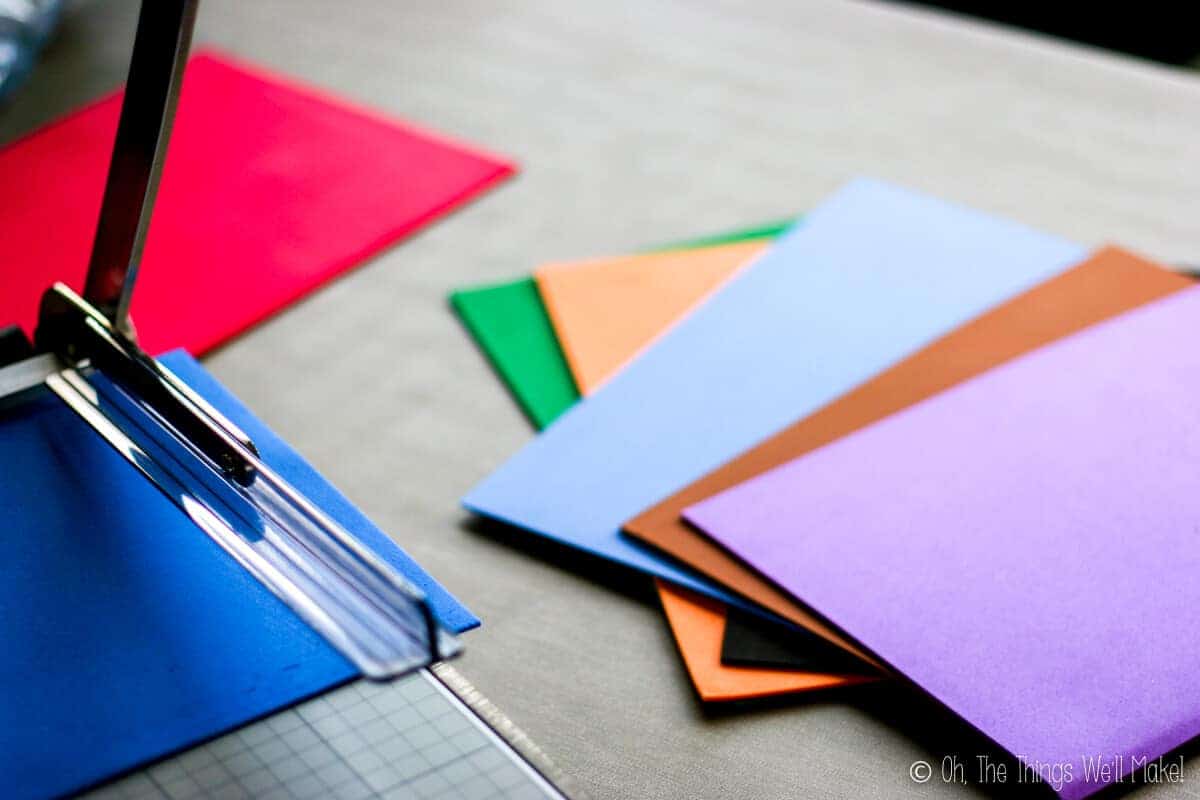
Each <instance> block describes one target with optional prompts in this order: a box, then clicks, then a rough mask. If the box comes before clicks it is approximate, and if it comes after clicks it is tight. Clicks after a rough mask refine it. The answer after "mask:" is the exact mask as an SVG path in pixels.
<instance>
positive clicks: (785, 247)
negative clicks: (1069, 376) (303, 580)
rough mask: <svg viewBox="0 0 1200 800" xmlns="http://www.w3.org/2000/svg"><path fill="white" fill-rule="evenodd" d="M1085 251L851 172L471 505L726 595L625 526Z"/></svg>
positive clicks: (480, 490)
mask: <svg viewBox="0 0 1200 800" xmlns="http://www.w3.org/2000/svg"><path fill="white" fill-rule="evenodd" d="M1085 255H1086V253H1085V251H1084V249H1083V248H1081V247H1079V246H1077V245H1075V244H1072V243H1070V242H1067V241H1064V240H1062V239H1059V238H1056V237H1053V236H1048V235H1045V234H1043V233H1039V232H1037V231H1034V230H1031V229H1029V228H1027V227H1025V226H1023V225H1020V224H1017V223H1014V222H1010V221H1007V220H1003V219H997V218H995V217H992V216H988V215H986V214H982V213H980V212H977V211H974V210H971V209H966V208H962V207H959V206H955V205H952V204H949V203H945V202H943V201H940V200H937V199H934V198H931V197H927V196H924V195H921V194H917V193H914V192H911V191H907V190H905V189H901V188H898V187H895V186H891V185H888V184H885V183H880V182H878V181H872V180H867V179H859V180H856V181H854V182H852V183H850V184H848V185H847V186H845V187H843V188H842V189H841V190H840V191H838V192H837V193H835V194H834V195H833V196H832V197H830V198H829V199H828V200H826V201H825V202H824V203H822V204H821V205H820V206H818V208H817V209H816V210H814V211H813V212H812V213H811V214H809V215H806V217H805V224H804V225H803V226H799V227H797V228H795V229H793V231H792V232H791V233H789V234H786V235H785V236H784V237H782V238H781V239H779V240H777V242H776V243H775V245H774V246H773V247H772V248H771V249H770V250H769V251H768V252H767V253H766V254H764V255H763V256H762V257H760V258H759V259H758V260H757V261H756V262H755V263H753V264H752V265H750V266H749V267H748V268H747V269H745V270H743V271H742V272H741V273H740V274H739V275H737V276H736V277H735V278H734V279H733V280H732V281H731V282H730V283H729V284H728V285H727V286H726V287H725V288H724V289H722V290H721V291H720V292H719V293H718V294H716V295H715V296H714V297H712V298H711V299H710V300H709V301H708V302H706V303H705V304H704V305H703V306H701V307H700V308H699V309H697V310H696V311H695V312H694V313H693V314H692V315H691V316H690V317H688V318H687V319H685V320H683V321H682V322H681V323H680V324H678V325H677V326H675V327H674V328H673V329H672V330H671V331H670V332H668V333H667V334H666V335H665V336H663V337H662V338H661V339H660V340H659V341H658V342H657V343H656V344H655V345H653V346H652V347H650V348H649V349H648V350H647V351H646V352H644V353H643V354H642V355H641V356H640V357H639V358H637V359H636V360H635V361H633V362H632V363H631V364H629V365H628V366H627V367H626V368H625V369H624V370H622V371H621V372H620V373H618V374H617V375H616V376H615V377H614V378H613V379H612V380H610V381H609V382H608V383H607V384H606V385H605V386H604V387H602V388H601V389H600V390H599V391H598V392H596V393H595V394H594V395H592V396H590V397H588V398H586V399H584V400H582V401H580V402H579V403H578V404H577V405H576V406H575V407H573V408H572V409H571V410H570V411H568V412H567V413H565V414H564V415H562V416H561V417H559V419H558V420H557V421H556V422H555V423H554V424H553V425H551V426H550V428H548V429H547V430H546V431H545V432H543V433H542V434H541V435H540V436H539V437H537V438H536V439H534V440H533V441H532V442H531V443H530V444H529V445H527V446H526V447H525V448H524V449H522V450H521V451H520V452H518V453H517V454H516V455H515V456H514V457H513V458H511V459H510V460H509V461H508V462H507V463H506V464H504V465H503V466H502V467H500V468H499V469H497V470H496V471H495V472H494V473H493V474H492V475H490V476H489V477H488V478H486V479H485V480H484V481H483V482H482V483H480V484H479V485H478V486H476V487H475V488H474V489H473V490H472V491H471V492H470V493H469V494H468V495H467V496H466V497H465V498H464V500H463V504H464V505H465V506H466V507H467V508H468V509H469V510H471V511H473V512H475V513H478V514H482V515H486V516H489V517H493V518H496V519H498V520H501V521H503V522H506V523H509V524H512V525H515V526H518V527H520V528H524V529H527V530H529V531H532V532H534V533H537V534H541V535H543V536H547V537H550V538H552V539H556V540H558V541H560V542H563V543H565V544H568V545H572V546H574V547H577V548H580V549H581V550H584V551H587V552H589V553H592V554H595V555H598V556H601V557H603V558H607V559H611V560H612V561H616V562H619V563H621V564H624V565H626V566H629V567H633V568H635V569H638V570H641V571H644V572H647V573H650V574H652V575H656V576H659V577H662V578H666V579H668V580H671V581H674V582H675V583H678V584H680V585H683V586H685V587H688V588H691V589H695V590H697V591H700V592H703V593H706V594H708V595H710V596H712V597H716V598H718V599H721V600H726V601H730V600H731V599H732V598H731V597H730V595H729V594H728V593H727V592H725V591H724V590H723V589H721V588H719V587H717V586H715V585H713V584H712V583H710V582H709V581H707V580H706V579H704V578H701V577H699V576H698V575H696V574H694V573H692V572H690V571H688V570H686V569H685V568H682V567H679V566H677V565H676V564H675V563H673V562H671V561H669V560H667V559H666V557H663V556H660V555H658V554H656V553H654V552H652V551H651V550H649V549H648V548H645V547H643V546H642V545H640V544H638V543H635V542H633V541H631V540H630V539H628V538H626V537H623V536H622V535H621V534H620V527H621V525H622V524H623V523H624V522H625V521H627V520H628V519H630V518H631V517H633V516H635V515H636V514H638V513H640V512H641V511H642V510H644V509H645V508H647V507H649V506H650V505H652V504H654V503H656V502H658V501H659V500H661V499H663V498H665V497H667V496H668V495H670V494H672V493H673V492H675V491H676V490H678V489H680V488H682V487H684V486H686V485H687V484H689V483H691V482H692V481H694V480H696V479H697V478H699V477H701V476H703V475H704V474H705V473H707V472H709V471H711V470H712V469H714V468H716V467H718V466H720V465H721V464H723V463H724V462H726V461H728V460H729V459H731V458H733V457H734V456H736V455H738V454H739V453H741V452H742V451H744V450H746V449H747V448H749V447H751V446H752V445H754V444H756V443H757V442H759V441H761V440H762V439H764V438H766V437H767V436H769V435H770V434H772V433H774V432H776V431H778V430H779V429H781V428H783V427H785V426H786V425H788V424H790V423H792V422H794V421H795V420H797V419H800V418H802V417H805V416H807V415H808V414H810V413H812V412H813V411H816V410H817V409H819V408H820V407H822V406H824V405H825V404H826V403H828V402H830V401H831V400H833V399H835V398H837V397H838V396H839V395H841V394H843V393H845V392H846V391H848V390H850V389H852V388H853V387H854V386H856V385H857V384H859V383H862V382H863V381H864V380H867V379H868V378H870V377H871V376H872V375H874V374H875V373H877V372H879V371H880V370H882V369H884V368H886V367H888V366H889V365H891V364H892V363H894V362H896V361H898V360H900V359H901V358H903V357H904V356H906V355H908V354H909V353H912V352H913V351H915V350H917V349H919V348H920V347H921V346H923V345H925V344H927V343H928V342H930V341H931V340H933V339H935V338H937V337H939V336H941V335H942V334H945V333H946V332H948V331H950V330H952V329H953V328H955V327H956V326H958V325H960V324H962V323H964V322H966V321H968V320H970V319H971V318H973V317H975V316H977V315H978V314H980V313H981V312H983V311H985V310H987V309H988V308H990V307H992V306H994V305H997V304H998V303H1001V302H1003V301H1004V300H1006V299H1007V298H1009V297H1012V296H1013V295H1015V294H1018V293H1019V292H1021V291H1022V290H1024V289H1026V288H1029V287H1030V286H1032V285H1034V284H1036V283H1038V282H1040V281H1042V280H1045V279H1046V278H1049V277H1051V276H1052V275H1055V274H1056V273H1059V272H1061V271H1063V270H1064V269H1066V268H1067V267H1069V266H1071V265H1072V264H1074V263H1077V262H1078V261H1081V260H1082V259H1083V258H1084V257H1085Z"/></svg>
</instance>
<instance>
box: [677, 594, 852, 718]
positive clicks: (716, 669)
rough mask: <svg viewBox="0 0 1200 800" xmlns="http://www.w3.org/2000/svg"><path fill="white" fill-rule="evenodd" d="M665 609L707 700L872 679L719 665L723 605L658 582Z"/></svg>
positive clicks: (686, 663)
mask: <svg viewBox="0 0 1200 800" xmlns="http://www.w3.org/2000/svg"><path fill="white" fill-rule="evenodd" d="M655 585H656V586H657V588H658V596H659V599H660V600H661V601H662V606H663V611H665V612H666V614H667V620H668V621H669V622H670V623H671V630H672V632H673V633H674V634H675V640H676V642H677V643H678V644H679V652H680V654H681V655H682V656H683V663H684V666H685V667H687V671H688V676H689V677H690V678H691V679H692V684H693V685H694V686H695V687H696V691H697V692H698V693H699V694H700V699H702V700H706V701H721V700H749V699H753V698H756V697H768V696H771V695H777V694H787V693H791V692H811V691H816V690H819V689H832V688H836V687H839V686H847V685H849V684H852V683H862V682H863V681H868V680H872V678H870V677H869V676H863V675H858V676H854V675H823V674H821V673H817V672H798V671H795V670H784V669H761V668H757V667H756V668H751V667H730V666H725V665H724V664H722V663H721V638H722V636H723V635H724V633H725V606H724V604H722V603H718V602H717V601H715V600H711V599H709V598H707V597H702V596H701V595H698V594H695V593H694V592H689V591H687V590H686V589H680V588H678V587H676V586H673V585H671V584H669V583H666V582H664V581H661V580H656V581H655Z"/></svg>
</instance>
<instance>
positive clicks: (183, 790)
mask: <svg viewBox="0 0 1200 800" xmlns="http://www.w3.org/2000/svg"><path fill="white" fill-rule="evenodd" d="M86 797H87V798H89V800H117V799H118V798H119V799H120V800H158V799H159V798H169V799H170V800H189V798H209V797H212V798H222V799H224V800H236V799H237V798H262V799H263V800H308V798H337V799H339V800H360V799H361V798H375V797H379V798H422V799H425V798H428V799H429V800H433V799H434V798H464V800H475V799H476V798H479V799H482V798H505V799H506V800H541V799H542V798H556V799H558V800H562V798H563V795H562V794H560V793H559V792H558V791H557V790H556V789H555V788H554V787H553V786H551V785H550V784H549V783H548V782H547V781H546V780H545V779H544V778H543V777H542V776H541V775H540V774H539V773H538V772H537V771H536V770H534V769H533V768H532V767H531V766H530V765H529V764H528V763H527V762H526V761H524V760H523V759H522V758H521V757H520V756H519V755H517V753H516V752H515V751H514V750H513V749H512V748H511V747H510V746H509V745H508V744H507V743H506V742H505V741H504V740H503V739H501V738H500V737H499V736H498V735H497V734H496V733H495V732H494V731H493V730H491V729H490V728H489V727H488V726H486V725H485V724H484V723H483V722H482V721H481V720H480V719H479V717H478V716H476V715H475V713H473V712H472V711H471V710H470V708H468V707H467V705H465V704H464V703H463V701H462V700H460V699H459V698H458V697H456V696H455V695H454V694H453V693H451V692H450V691H449V690H448V689H446V687H445V686H443V685H442V684H441V683H440V682H439V681H438V680H437V679H436V678H434V677H433V676H432V675H430V674H429V673H428V672H426V671H425V670H421V671H420V672H418V673H416V674H414V675H411V676H409V677H407V678H404V679H402V680H399V681H396V682H394V683H390V684H376V683H368V682H366V681H359V682H357V683H352V684H349V685H347V686H344V687H342V688H340V689H337V690H335V691H333V692H330V693H328V694H325V695H323V696H321V697H318V698H316V699H313V700H309V701H308V702H306V703H302V704H301V705H298V706H296V707H295V708H292V709H289V710H287V711H283V712H280V713H278V714H275V715H273V716H271V717H268V718H266V719H264V720H260V721H259V722H256V723H253V724H251V725H248V726H246V727H244V728H242V729H240V730H238V731H235V732H233V733H230V734H227V735H225V736H222V737H221V738H219V739H214V740H213V741H211V742H208V743H207V744H204V745H200V746H199V747H195V748H193V749H191V750H188V751H187V752H184V753H181V754H180V755H177V756H175V757H173V758H170V759H168V760H166V761H163V762H161V763H159V764H157V765H155V766H153V767H150V768H149V769H146V770H143V771H141V772H138V773H135V774H132V775H129V776H127V777H125V778H123V779H121V780H119V781H117V782H115V783H112V784H109V785H107V786H105V787H102V788H100V789H98V790H96V791H93V792H91V793H89V794H88V795H86Z"/></svg>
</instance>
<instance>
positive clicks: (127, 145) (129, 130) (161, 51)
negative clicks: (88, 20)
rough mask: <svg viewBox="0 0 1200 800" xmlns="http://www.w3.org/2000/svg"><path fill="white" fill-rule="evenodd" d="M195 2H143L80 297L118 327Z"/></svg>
mask: <svg viewBox="0 0 1200 800" xmlns="http://www.w3.org/2000/svg"><path fill="white" fill-rule="evenodd" d="M198 2H199V0H144V2H143V3H142V10H141V13H140V14H139V16H138V26H137V34H136V35H135V38H134V42H133V58H132V59H131V61H130V63H129V80H128V81H127V82H126V85H125V99H124V101H123V102H122V103H121V118H120V121H119V122H118V123H117V137H116V140H115V141H114V143H113V152H112V160H111V161H110V162H109V167H108V181H107V183H106V184H105V186H104V201H103V203H102V204H101V206H100V219H99V222H98V223H97V226H96V238H95V241H94V243H93V245H92V259H91V263H90V264H89V265H88V274H87V283H86V284H85V287H84V292H83V295H84V297H85V298H86V299H87V300H88V302H89V303H91V304H92V305H93V306H95V307H96V308H98V309H99V310H100V311H101V312H103V314H104V315H105V316H106V317H108V319H109V320H110V321H111V322H112V323H113V326H114V327H116V328H118V329H119V330H123V331H128V330H129V324H128V320H129V303H130V300H131V299H132V297H133V286H134V281H135V280H136V279H137V271H138V264H139V262H140V261H141V258H142V250H143V248H144V247H145V244H146V232H147V231H148V230H149V228H150V216H151V214H152V212H153V210H154V197H155V195H156V194H157V192H158V181H159V176H160V175H161V174H162V166H163V161H164V160H165V159H166V154H167V143H168V141H169V140H170V138H171V123H172V121H173V119H174V116H175V103H176V100H177V99H178V97H179V87H180V83H181V81H182V78H183V66H184V63H185V62H186V61H187V53H188V47H189V45H190V44H191V39H192V26H193V24H194V22H195V19H196V7H197V5H198Z"/></svg>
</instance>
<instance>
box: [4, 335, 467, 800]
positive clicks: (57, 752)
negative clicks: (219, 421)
mask: <svg viewBox="0 0 1200 800" xmlns="http://www.w3.org/2000/svg"><path fill="white" fill-rule="evenodd" d="M163 361H164V362H165V363H166V364H167V365H168V366H169V367H170V368H171V369H173V370H175V371H176V373H177V374H178V375H179V376H180V377H182V378H183V379H184V380H185V381H187V382H188V383H189V384H191V385H192V387H193V388H195V389H196V390H197V391H199V392H200V394H202V395H204V396H205V397H206V398H207V399H208V400H209V401H210V402H211V403H212V404H213V405H215V406H216V407H217V408H218V409H220V410H221V411H222V412H223V413H225V414H226V415H227V416H228V417H229V418H230V419H231V420H232V421H233V422H234V423H235V424H237V425H238V426H240V427H241V428H242V429H243V430H245V431H246V432H247V433H248V434H249V435H250V436H251V438H253V439H254V441H255V443H256V444H257V445H258V447H259V450H260V451H261V454H262V456H263V458H264V460H265V461H266V462H267V463H268V464H270V465H271V466H272V467H274V468H275V469H276V470H277V471H278V472H279V473H280V474H281V475H282V476H283V477H284V478H286V479H287V480H288V481H289V482H291V483H292V484H293V485H294V486H296V487H297V488H299V489H300V490H301V491H302V492H304V493H305V494H307V495H308V497H309V498H311V499H312V500H313V501H314V502H315V503H316V504H317V505H318V506H320V507H321V508H322V509H323V510H325V511H326V512H327V513H328V514H329V515H330V516H332V517H333V518H334V519H336V520H337V521H338V522H340V523H341V524H342V525H343V526H345V527H346V528H347V529H348V530H349V531H350V532H351V533H353V534H355V535H356V536H358V537H359V539H360V540H361V541H362V542H363V543H364V544H366V545H367V546H368V547H370V548H371V549H372V550H374V551H375V552H376V553H378V554H379V555H380V556H382V557H383V558H384V559H385V560H387V561H388V562H389V563H390V564H392V566H394V567H396V568H397V569H398V570H399V571H400V572H401V573H402V574H404V575H405V576H406V577H407V578H409V579H410V580H412V581H413V582H414V583H416V584H417V585H418V586H420V587H421V588H422V589H423V590H424V591H425V592H426V594H427V596H428V597H429V600H430V602H431V604H432V606H433V608H434V610H435V612H436V614H437V615H438V617H439V618H440V619H441V620H442V622H443V624H444V625H445V626H446V627H447V628H449V629H451V630H455V631H462V630H465V629H467V628H470V627H474V626H475V625H477V624H478V620H477V619H476V618H475V617H474V616H473V615H472V614H471V613H470V612H469V611H467V610H466V609H465V608H464V607H463V606H462V605H460V604H459V603H458V601H457V600H455V599H454V598H453V597H452V596H451V595H450V594H449V593H447V592H446V591H445V590H444V589H443V588H442V587H440V586H439V585H438V584H437V583H436V582H434V580H433V579H432V578H430V577H429V575H427V574H426V573H425V572H424V571H423V570H422V569H421V568H420V567H419V566H417V565H416V563H415V562H413V561H412V560H411V559H410V558H409V557H408V556H407V555H405V554H404V553H403V552H401V550H400V549H399V548H398V547H396V545H395V544H394V543H393V542H392V541H391V539H389V538H388V537H387V536H386V535H385V534H384V533H383V532H382V531H380V530H379V529H378V528H376V527H375V526H374V525H372V524H371V522H370V521H369V520H368V519H367V518H366V517H364V516H363V515H362V513H360V512H359V511H358V510H357V509H355V508H354V506H353V505H351V504H350V502H349V501H348V500H347V499H346V498H345V497H343V496H342V495H341V494H340V493H339V492H338V491H337V490H336V489H334V488H333V487H332V486H330V485H329V483H327V482H326V481H325V480H324V479H323V478H321V476H320V475H318V474H317V473H316V472H315V471H314V470H313V469H312V467H310V466H309V465H308V464H306V463H305V462H304V460H303V459H301V458H300V456H299V455H298V454H297V453H296V452H295V451H293V450H292V449H291V448H289V447H288V446H287V445H286V444H285V443H284V442H283V441H282V440H280V439H279V438H278V437H277V436H275V435H274V434H272V433H271V432H270V431H269V430H268V429H267V428H266V427H265V426H264V425H263V424H262V423H261V422H259V421H258V420H256V419H255V418H254V417H253V416H252V415H251V414H250V412H249V411H247V410H246V408H245V407H243V406H242V405H241V404H240V403H239V402H238V401H237V400H236V399H234V397H233V396H232V395H230V394H229V393H228V392H227V391H226V390H225V389H224V388H222V387H221V386H220V385H219V384H218V383H217V382H216V381H215V380H214V379H213V378H212V377H211V376H209V375H208V374H207V373H206V372H204V370H203V369H202V368H201V367H200V365H199V364H197V363H196V362H195V361H194V360H193V359H192V358H191V357H190V356H188V355H187V354H186V353H183V352H181V351H177V352H175V353H171V354H169V355H168V356H166V357H165V358H164V359H163ZM0 470H2V472H0V519H2V520H3V535H2V536H0V637H2V641H3V645H2V646H0V687H3V688H2V690H0V691H2V694H0V780H2V785H3V789H2V790H0V794H3V796H4V797H6V798H8V797H17V798H22V797H45V796H50V795H56V794H61V793H65V792H69V791H72V790H75V789H78V788H81V787H84V786H87V785H90V784H92V783H94V782H96V781H98V780H101V779H103V778H105V777H108V776H110V775H113V774H114V773H117V772H120V771H123V770H126V769H129V768H132V767H134V766H137V765H139V764H141V763H144V762H146V761H148V760H151V759H153V758H155V757H157V756H160V755H164V754H166V753H169V752H172V751H174V750H178V749H180V748H182V747H185V746H188V745H190V744H193V743H195V742H198V741H200V740H203V739H207V738H209V737H212V736H214V735H216V734H218V733H221V732H224V731H227V730H229V729H230V728H233V727H236V726H237V725H240V724H242V723H245V722H247V721H249V720H252V719H254V718H256V717H260V716H262V715H265V714H268V713H271V712H273V711H275V710H278V709H280V708H283V707H285V706H288V705H291V704H293V703H295V702H297V701H299V700H301V699H303V698H305V697H308V696H311V695H313V694H316V693H319V692H321V691H324V690H326V689H328V688H331V687H333V686H335V685H337V684H339V683H343V682H345V681H346V680H349V679H351V678H353V677H355V676H356V674H357V672H356V670H355V669H354V668H353V666H351V665H350V664H349V663H348V662H347V661H345V660H344V659H343V658H342V657H341V656H340V655H339V654H338V653H337V652H335V651H334V650H333V649H332V648H331V647H330V646H329V645H327V644H326V643H325V641H324V640H323V639H321V638H320V636H318V635H317V634H316V633H314V632H313V631H312V630H311V629H310V628H309V627H308V626H307V625H305V624H304V623H303V622H301V621H300V620H299V619H298V618H297V617H296V616H295V615H294V614H293V613H292V612H291V611H290V610H289V609H288V608H287V607H285V606H284V605H283V604H282V603H281V602H279V601H278V600H276V599H275V597H274V596H273V595H271V594H270V593H269V592H268V591H266V590H265V589H264V588H262V586H261V585H259V584H258V582H257V581H255V580H254V578H252V577H251V576H250V575H249V574H248V573H247V572H245V571H244V570H243V569H242V568H241V567H239V566H238V565H237V564H236V563H235V562H234V561H233V559H231V558H229V557H228V556H227V555H226V554H225V553H224V551H222V550H221V549H220V548H219V547H218V546H217V545H216V544H214V543H213V542H212V541H211V540H210V539H209V538H208V537H207V536H205V535H204V534H203V533H202V532H201V531H200V530H199V529H198V528H196V527H195V525H194V524H193V523H192V522H191V521H190V520H188V519H187V518H186V517H185V516H184V515H183V514H182V512H180V511H179V510H178V509H177V508H176V507H175V506H174V505H173V504H172V503H171V502H170V501H169V500H168V499H167V498H166V497H165V496H163V495H162V494H161V493H160V492H159V491H158V490H157V489H155V488H154V487H153V486H152V485H151V484H150V483H149V482H148V481H146V480H145V479H143V478H142V477H141V476H140V475H138V474H137V473H136V472H135V471H134V469H133V467H131V466H130V465H129V464H128V463H127V462H125V461H124V460H123V459H122V458H121V457H120V456H119V455H118V454H117V453H116V451H114V450H113V449H112V448H111V447H109V445H108V444H107V443H105V442H104V440H103V439H101V438H100V437H99V436H98V435H96V434H95V433H93V432H92V431H91V429H90V428H88V427H87V426H86V425H85V423H83V422H82V421H81V420H79V419H78V418H77V417H76V416H75V415H74V414H73V412H71V411H70V410H69V409H67V407H66V406H65V405H64V404H63V403H62V402H61V401H59V400H58V399H57V398H55V397H53V396H51V395H50V394H49V393H44V394H42V396H41V397H39V398H38V399H37V400H35V401H33V402H31V403H29V404H26V405H23V406H21V407H20V408H19V409H16V410H9V411H3V412H0Z"/></svg>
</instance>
